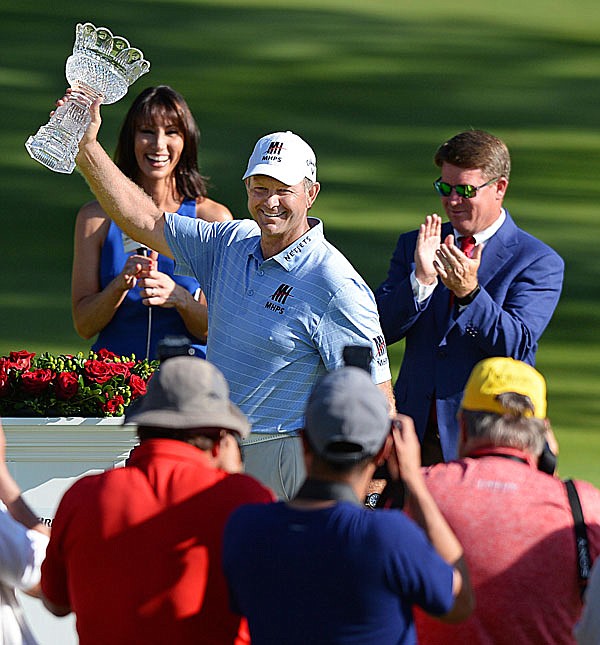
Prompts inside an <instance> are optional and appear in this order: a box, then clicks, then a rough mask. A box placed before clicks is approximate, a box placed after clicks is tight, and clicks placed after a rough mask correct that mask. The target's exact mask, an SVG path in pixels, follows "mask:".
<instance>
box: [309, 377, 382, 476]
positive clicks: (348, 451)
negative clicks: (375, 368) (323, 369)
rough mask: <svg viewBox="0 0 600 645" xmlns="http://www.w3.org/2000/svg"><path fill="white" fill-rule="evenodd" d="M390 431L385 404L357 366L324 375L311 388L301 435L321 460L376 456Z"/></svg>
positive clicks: (348, 460) (375, 387) (347, 459)
mask: <svg viewBox="0 0 600 645" xmlns="http://www.w3.org/2000/svg"><path fill="white" fill-rule="evenodd" d="M389 431H390V416H389V410H388V401H387V398H386V397H385V395H384V394H383V392H382V391H381V390H380V389H379V388H378V387H377V385H375V384H374V383H373V381H372V380H371V376H370V375H369V373H368V372H366V371H365V370H362V369H360V368H358V367H342V368H340V369H338V370H335V371H333V372H329V373H327V374H326V375H325V376H323V377H322V378H321V379H320V380H319V381H318V382H317V384H316V386H315V388H314V389H313V391H312V393H311V395H310V397H309V400H308V404H307V406H306V414H305V428H304V432H305V435H306V438H307V440H308V443H309V444H310V446H311V448H312V450H313V451H314V452H315V453H316V454H317V455H318V456H320V457H321V458H323V459H324V460H325V461H329V462H334V463H353V462H358V461H360V460H362V459H366V458H367V457H372V456H374V455H376V454H377V453H378V452H379V450H381V448H382V446H383V444H384V441H385V438H386V437H387V435H388V433H389Z"/></svg>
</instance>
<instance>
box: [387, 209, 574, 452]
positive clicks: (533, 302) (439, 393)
mask: <svg viewBox="0 0 600 645" xmlns="http://www.w3.org/2000/svg"><path fill="white" fill-rule="evenodd" d="M417 233H418V231H411V232H410V233H405V234H403V235H401V236H400V238H399V239H398V244H397V245H396V250H395V251H394V255H393V256H392V260H391V263H390V268H389V271H388V276H387V279H386V280H385V282H383V283H382V284H381V285H380V286H379V288H378V289H377V290H376V292H375V298H376V300H377V306H378V308H379V316H380V319H381V326H382V329H383V333H384V335H385V339H386V342H387V343H388V344H392V343H395V342H396V341H398V340H400V339H402V338H406V345H405V351H404V358H403V361H402V366H401V368H400V374H399V375H398V378H397V380H396V384H395V386H394V393H395V396H396V407H397V409H398V411H399V412H402V413H403V414H407V415H409V416H411V417H412V418H413V420H414V422H415V428H416V430H417V433H418V435H419V437H420V438H421V439H423V436H424V434H425V428H426V426H427V419H428V416H429V411H430V407H431V402H432V400H433V397H435V401H436V411H437V420H438V427H439V432H440V441H441V444H442V450H443V453H444V459H446V460H450V459H454V458H455V457H456V456H457V442H458V423H457V419H456V414H457V412H458V409H459V407H460V402H461V399H462V393H463V389H464V386H465V384H466V382H467V379H468V377H469V374H470V373H471V370H472V369H473V367H474V365H475V364H476V363H478V362H479V361H480V360H482V359H484V358H488V357H489V356H511V357H512V358H515V359H518V360H521V361H524V362H526V363H529V364H530V365H534V364H535V353H536V351H537V347H538V341H539V339H540V336H541V335H542V333H543V331H544V329H545V328H546V326H547V325H548V323H549V322H550V319H551V318H552V314H553V313H554V310H555V308H556V305H557V304H558V300H559V297H560V293H561V290H562V284H563V276H564V262H563V260H562V258H561V257H560V256H559V255H558V254H557V253H556V252H555V251H554V250H553V249H551V248H550V247H549V246H548V245H546V244H544V243H543V242H541V241H540V240H538V239H536V238H535V237H533V236H532V235H530V234H529V233H526V232H525V231H523V230H522V229H520V228H518V227H517V226H516V224H515V223H514V221H513V219H512V218H511V217H510V215H509V214H508V212H507V213H506V220H505V222H504V223H503V224H502V226H501V227H500V229H498V231H497V232H496V233H495V234H494V235H493V236H492V237H491V238H490V239H489V240H488V241H487V242H486V243H485V247H484V249H483V253H482V257H481V264H480V267H479V272H478V279H479V285H480V287H481V292H480V293H479V294H478V296H477V297H476V298H475V300H473V302H472V303H471V304H469V305H467V306H466V307H464V308H462V309H461V310H460V311H458V308H457V307H456V306H454V307H451V306H450V291H449V290H448V289H447V288H446V287H445V286H444V285H443V284H442V282H441V280H439V281H438V284H437V286H436V288H435V289H434V292H433V294H432V295H431V297H430V298H428V299H427V300H426V301H425V302H423V303H421V304H420V305H419V304H417V302H416V300H415V297H414V295H413V291H412V287H411V284H410V275H411V273H412V271H414V268H415V262H414V254H415V245H416V240H417ZM452 233H453V230H452V225H451V224H450V223H449V222H447V223H445V224H444V225H443V226H442V240H443V239H445V238H446V236H447V235H450V234H452Z"/></svg>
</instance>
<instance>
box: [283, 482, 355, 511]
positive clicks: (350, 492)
mask: <svg viewBox="0 0 600 645" xmlns="http://www.w3.org/2000/svg"><path fill="white" fill-rule="evenodd" d="M294 499H313V500H315V499H316V500H320V501H325V500H327V501H329V500H335V501H336V502H352V503H353V504H357V505H358V506H362V504H361V503H360V502H359V501H358V497H357V496H356V493H355V492H354V489H353V488H352V486H350V485H349V484H345V483H343V482H333V481H324V480H321V479H307V480H306V481H305V482H304V484H302V487H301V488H300V490H299V491H298V493H297V494H296V496H295V498H294Z"/></svg>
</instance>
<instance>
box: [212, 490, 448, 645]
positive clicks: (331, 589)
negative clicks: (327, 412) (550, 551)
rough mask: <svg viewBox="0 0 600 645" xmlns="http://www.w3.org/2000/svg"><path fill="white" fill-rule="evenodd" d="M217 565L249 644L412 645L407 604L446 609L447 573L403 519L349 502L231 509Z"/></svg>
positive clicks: (415, 528) (419, 532) (421, 535)
mask: <svg viewBox="0 0 600 645" xmlns="http://www.w3.org/2000/svg"><path fill="white" fill-rule="evenodd" d="M223 566H224V571H225V576H226V578H227V581H228V585H229V589H230V598H231V605H232V609H233V610H234V611H236V612H237V613H240V614H242V615H244V616H246V618H247V619H248V624H249V627H250V634H251V637H252V645H266V644H268V645H275V644H277V645H281V643H285V644H286V645H296V644H297V645H307V644H310V645H315V644H320V643H322V644H323V645H325V644H327V645H335V644H337V643H339V644H340V645H341V644H343V645H392V644H394V645H399V644H408V643H411V644H412V643H416V636H415V630H414V626H413V620H412V609H411V608H412V605H413V604H416V605H418V606H420V607H422V608H423V609H424V610H425V611H427V612H429V613H431V614H434V615H442V614H444V613H446V612H448V611H449V610H450V609H451V608H452V606H453V603H454V597H453V594H452V580H453V569H452V567H451V566H450V565H448V564H447V563H446V562H444V561H443V560H442V558H441V557H440V556H439V555H438V554H437V552H436V551H435V550H434V548H433V547H432V546H431V544H430V543H429V541H428V540H427V538H426V537H425V534H424V533H423V531H422V530H421V529H420V528H419V527H418V526H417V525H416V524H415V523H414V522H412V520H410V519H409V518H408V517H406V516H405V515H404V514H403V513H402V512H400V511H370V510H367V509H364V508H363V507H360V506H357V505H356V504H352V503H350V502H338V503H336V504H335V505H334V506H332V507H329V508H326V509H319V510H298V509H293V508H290V507H289V506H287V505H286V504H285V503H284V502H279V503H274V504H267V505H254V504H253V505H249V506H244V507H241V508H240V509H238V510H236V511H235V512H234V513H233V514H232V516H231V518H230V520H229V522H228V524H227V526H226V528H225V534H224V544H223Z"/></svg>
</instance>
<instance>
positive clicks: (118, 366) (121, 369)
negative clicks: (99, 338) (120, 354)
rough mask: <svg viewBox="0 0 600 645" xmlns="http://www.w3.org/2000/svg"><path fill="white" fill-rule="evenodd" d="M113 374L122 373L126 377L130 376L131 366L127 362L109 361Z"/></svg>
mask: <svg viewBox="0 0 600 645" xmlns="http://www.w3.org/2000/svg"><path fill="white" fill-rule="evenodd" d="M107 365H108V366H109V367H110V370H111V373H112V375H113V376H116V375H117V374H122V375H123V376H124V377H125V378H127V377H128V376H129V372H130V370H129V367H128V366H127V364H126V363H107Z"/></svg>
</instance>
